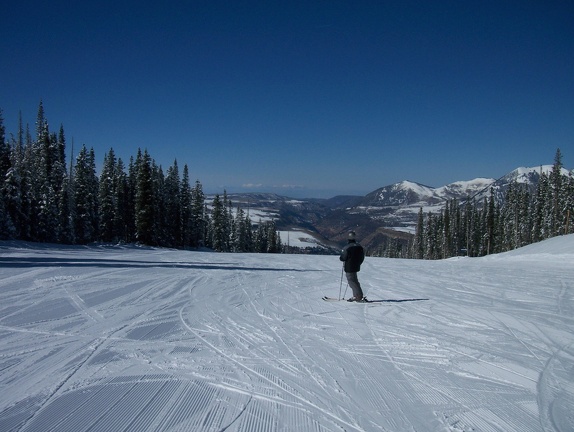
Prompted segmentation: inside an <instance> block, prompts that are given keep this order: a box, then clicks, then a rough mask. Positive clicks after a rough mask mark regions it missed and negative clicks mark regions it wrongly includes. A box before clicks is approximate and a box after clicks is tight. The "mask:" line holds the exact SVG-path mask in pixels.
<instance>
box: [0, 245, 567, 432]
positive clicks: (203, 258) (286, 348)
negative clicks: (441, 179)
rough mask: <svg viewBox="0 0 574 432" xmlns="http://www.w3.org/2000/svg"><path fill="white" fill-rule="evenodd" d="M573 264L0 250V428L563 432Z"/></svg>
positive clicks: (537, 255) (11, 431)
mask: <svg viewBox="0 0 574 432" xmlns="http://www.w3.org/2000/svg"><path fill="white" fill-rule="evenodd" d="M573 264H574V236H566V237H561V238H556V239H551V240H549V241H546V242H543V243H540V244H538V245H531V246H530V247H527V248H523V249H522V250H517V251H514V252H511V253H507V254H501V255H493V256H490V257H485V258H477V259H468V258H464V259H451V260H445V261H434V262H429V261H415V260H388V259H374V258H369V259H367V260H366V262H365V264H364V266H363V269H362V271H361V273H360V274H359V278H360V280H361V282H362V284H363V288H364V290H365V292H366V294H367V295H368V297H369V298H370V299H371V300H380V301H379V302H375V303H366V304H354V303H347V302H345V301H341V302H324V301H322V300H321V297H322V296H324V295H328V296H332V297H338V294H339V289H340V288H342V289H343V290H344V289H345V286H344V285H343V286H340V280H341V279H340V276H341V268H340V262H339V261H338V257H336V256H300V255H260V254H215V253H205V252H185V251H174V250H165V249H153V248H139V247H131V246H126V247H120V246H116V247H113V246H93V247H64V246H51V247H50V246H47V245H35V244H26V243H8V242H4V243H2V242H0V430H1V431H3V432H4V431H5V432H17V431H18V432H31V431H42V432H45V431H58V432H60V431H64V432H66V431H70V432H72V431H73V432H81V431H92V432H93V431H113V432H128V431H138V432H139V431H191V430H194V431H195V430H197V431H319V432H325V431H452V432H469V431H521V432H522V431H524V432H529V431H545V432H550V431H553V432H554V431H557V432H565V431H572V430H574V414H572V412H573V411H574V410H573V409H572V407H573V406H574V367H573V366H572V365H574V313H573V312H574V297H573V293H572V290H573V287H574V266H573ZM347 291H348V290H347ZM347 295H348V292H347ZM381 300H383V301H381ZM384 300H386V301H384Z"/></svg>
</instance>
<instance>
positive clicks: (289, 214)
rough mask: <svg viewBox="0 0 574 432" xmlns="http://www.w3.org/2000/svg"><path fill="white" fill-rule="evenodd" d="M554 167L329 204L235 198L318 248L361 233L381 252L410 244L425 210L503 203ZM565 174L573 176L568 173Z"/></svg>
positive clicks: (394, 188) (395, 189)
mask: <svg viewBox="0 0 574 432" xmlns="http://www.w3.org/2000/svg"><path fill="white" fill-rule="evenodd" d="M551 170H552V165H544V166H540V167H537V168H517V169H515V170H513V171H512V172H510V173H508V174H506V175H505V176H503V177H501V178H499V179H490V178H477V179H474V180H469V181H457V182H454V183H451V184H448V185H445V186H441V187H438V188H433V187H430V186H425V185H422V184H420V183H416V182H412V181H406V180H405V181H401V182H399V183H395V184H392V185H389V186H385V187H382V188H379V189H377V190H375V191H373V192H371V193H369V194H367V195H365V196H347V195H343V196H335V197H333V198H329V199H293V198H288V197H284V196H281V195H276V194H270V193H246V194H230V195H229V196H228V197H229V199H230V200H231V201H232V204H233V206H237V205H240V206H241V208H242V209H243V210H244V211H249V214H250V218H251V220H252V222H254V223H257V222H258V221H259V220H262V221H264V220H269V219H274V220H275V222H276V224H277V228H278V229H279V230H299V231H304V232H306V233H307V234H309V235H312V236H313V237H314V238H315V239H316V240H317V242H318V243H320V244H322V245H324V246H325V247H327V248H333V250H338V249H339V248H340V246H341V244H344V242H345V239H346V235H347V232H348V231H349V230H351V229H352V230H355V231H356V232H357V235H358V236H359V238H361V239H362V240H361V243H362V244H364V245H365V246H367V247H368V248H376V247H378V245H380V244H382V243H383V242H386V241H387V240H388V239H389V238H400V239H403V240H405V241H406V240H407V239H408V238H409V236H410V235H412V233H414V229H415V226H416V219H417V215H418V213H419V209H420V208H422V209H423V211H424V212H425V213H428V212H439V211H440V210H442V208H443V207H444V205H445V203H446V202H447V201H448V200H451V199H457V200H459V201H461V202H462V201H464V200H467V199H469V198H475V199H477V200H482V199H483V198H485V197H488V196H490V191H491V190H492V191H493V192H494V194H495V197H496V199H497V200H498V201H499V202H500V201H502V200H503V199H504V195H505V192H506V190H507V188H508V186H509V185H510V184H511V183H512V182H514V181H516V182H518V183H522V184H526V185H527V186H528V187H530V188H531V189H532V190H534V188H535V187H536V185H537V183H538V180H539V178H540V174H541V173H542V172H544V173H550V171H551ZM563 174H565V175H568V171H567V170H566V169H563Z"/></svg>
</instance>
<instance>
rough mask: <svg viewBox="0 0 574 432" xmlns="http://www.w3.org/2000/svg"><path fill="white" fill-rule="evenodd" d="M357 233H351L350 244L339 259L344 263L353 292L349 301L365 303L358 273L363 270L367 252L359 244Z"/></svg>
mask: <svg viewBox="0 0 574 432" xmlns="http://www.w3.org/2000/svg"><path fill="white" fill-rule="evenodd" d="M355 236H356V235H355V232H354V231H351V232H350V233H349V242H348V243H347V245H346V246H345V247H344V248H343V250H342V251H341V256H340V257H339V259H340V260H341V261H343V262H344V263H345V264H344V269H345V274H346V275H347V281H348V282H349V286H350V287H351V289H352V290H353V297H351V298H350V299H349V300H347V301H350V302H353V301H364V298H363V290H362V289H361V284H360V283H359V279H358V278H357V273H358V272H359V271H360V270H361V264H363V261H364V260H365V251H364V249H363V246H361V245H360V244H359V243H357V240H356V239H355Z"/></svg>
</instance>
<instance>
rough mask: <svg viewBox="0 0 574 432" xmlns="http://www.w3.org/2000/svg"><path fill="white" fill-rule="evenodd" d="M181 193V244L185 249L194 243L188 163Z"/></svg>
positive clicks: (185, 167) (184, 169) (185, 166)
mask: <svg viewBox="0 0 574 432" xmlns="http://www.w3.org/2000/svg"><path fill="white" fill-rule="evenodd" d="M179 194H180V196H179V208H180V212H181V214H180V220H181V246H182V247H183V248H184V249H185V248H188V247H190V246H191V245H192V222H191V185H190V183H189V169H188V167H187V165H184V167H183V178H182V179H181V187H180V189H179ZM202 208H203V205H202Z"/></svg>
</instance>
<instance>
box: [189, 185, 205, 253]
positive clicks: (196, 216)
mask: <svg viewBox="0 0 574 432" xmlns="http://www.w3.org/2000/svg"><path fill="white" fill-rule="evenodd" d="M207 226H208V221H207V217H206V212H205V195H204V193H203V186H202V185H201V183H200V182H199V180H196V182H195V186H194V188H193V189H192V192H191V246H192V247H201V246H204V245H205V243H206V239H207Z"/></svg>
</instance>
